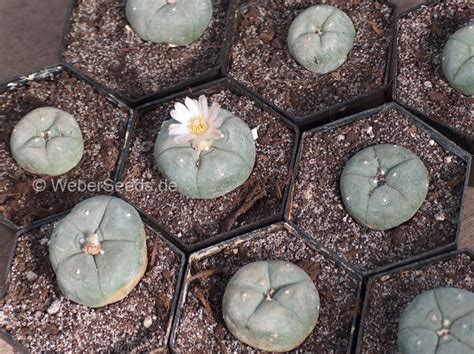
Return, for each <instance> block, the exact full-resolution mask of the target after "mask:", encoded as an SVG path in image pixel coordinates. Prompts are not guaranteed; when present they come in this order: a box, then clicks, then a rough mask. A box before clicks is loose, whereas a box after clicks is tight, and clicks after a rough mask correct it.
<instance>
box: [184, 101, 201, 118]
mask: <svg viewBox="0 0 474 354" xmlns="http://www.w3.org/2000/svg"><path fill="white" fill-rule="evenodd" d="M184 103H185V104H186V107H188V109H189V112H190V113H191V116H192V117H195V116H198V115H199V107H198V103H197V101H196V100H193V99H191V98H189V97H186V99H185V100H184Z"/></svg>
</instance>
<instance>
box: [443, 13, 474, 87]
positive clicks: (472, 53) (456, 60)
mask: <svg viewBox="0 0 474 354" xmlns="http://www.w3.org/2000/svg"><path fill="white" fill-rule="evenodd" d="M443 72H444V76H446V78H447V79H448V81H449V83H450V84H451V86H452V87H454V88H455V89H456V90H458V91H460V92H462V93H463V94H465V95H468V96H473V95H474V22H472V23H470V24H468V25H467V26H465V27H463V28H461V29H460V30H458V31H457V32H456V33H454V34H453V35H452V36H451V37H449V40H448V42H447V43H446V46H445V47H444V51H443Z"/></svg>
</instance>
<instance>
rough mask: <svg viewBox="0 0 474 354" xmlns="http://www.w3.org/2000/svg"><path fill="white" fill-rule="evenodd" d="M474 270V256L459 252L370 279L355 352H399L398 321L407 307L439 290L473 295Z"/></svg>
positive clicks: (469, 252)
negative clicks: (447, 289)
mask: <svg viewBox="0 0 474 354" xmlns="http://www.w3.org/2000/svg"><path fill="white" fill-rule="evenodd" d="M473 270H474V254H473V253H472V252H471V251H469V250H460V251H456V252H451V253H447V254H443V255H440V256H438V257H434V258H431V259H427V260H424V261H418V262H415V263H413V264H410V265H407V266H404V267H402V268H398V269H395V270H392V271H389V272H384V273H381V274H378V275H374V276H372V277H370V278H369V280H368V283H367V288H366V293H365V299H364V308H363V311H362V317H361V321H360V325H359V333H358V339H357V348H356V351H355V352H356V353H377V352H397V332H398V320H399V318H400V316H401V314H402V312H403V310H404V309H405V307H406V306H407V305H408V303H409V302H410V301H412V300H413V299H414V298H415V297H416V296H417V295H419V294H421V293H422V292H424V291H426V290H430V289H435V288H438V287H455V288H460V289H465V290H468V291H474V286H473V284H472V277H473V276H474V271H473ZM470 279H471V280H470Z"/></svg>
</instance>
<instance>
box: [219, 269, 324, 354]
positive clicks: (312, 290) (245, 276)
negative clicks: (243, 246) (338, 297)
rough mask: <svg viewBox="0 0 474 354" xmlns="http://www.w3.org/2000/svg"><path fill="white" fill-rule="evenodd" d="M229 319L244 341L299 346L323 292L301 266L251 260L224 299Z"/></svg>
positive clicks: (271, 347)
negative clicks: (320, 291)
mask: <svg viewBox="0 0 474 354" xmlns="http://www.w3.org/2000/svg"><path fill="white" fill-rule="evenodd" d="M222 312H223V316H224V321H225V323H226V326H227V328H228V329H229V331H230V332H231V333H232V334H233V335H234V336H235V337H237V338H238V339H239V340H241V341H242V342H244V343H246V344H248V345H250V346H252V347H254V348H256V349H260V350H266V351H271V352H284V351H289V350H292V349H295V348H296V347H298V346H299V345H300V344H301V343H303V341H304V340H305V339H306V338H307V337H308V336H309V334H310V333H311V332H312V331H313V329H314V327H315V326H316V323H317V321H318V316H319V294H318V291H317V290H316V287H315V286H314V283H313V281H312V280H311V278H310V277H309V275H308V274H306V273H305V271H304V270H303V269H301V268H300V267H298V266H296V265H294V264H292V263H290V262H286V261H258V262H253V263H250V264H247V265H245V266H244V267H242V268H240V269H239V270H238V271H237V273H235V274H234V276H233V277H232V278H231V279H230V280H229V283H228V284H227V287H226V289H225V293H224V298H223V301H222Z"/></svg>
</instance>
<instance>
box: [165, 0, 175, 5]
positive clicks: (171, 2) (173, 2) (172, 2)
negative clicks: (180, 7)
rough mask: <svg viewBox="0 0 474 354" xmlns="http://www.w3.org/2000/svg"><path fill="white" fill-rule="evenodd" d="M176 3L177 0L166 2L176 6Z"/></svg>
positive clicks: (167, 0)
mask: <svg viewBox="0 0 474 354" xmlns="http://www.w3.org/2000/svg"><path fill="white" fill-rule="evenodd" d="M176 1H177V0H166V3H167V4H168V5H174V4H176Z"/></svg>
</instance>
